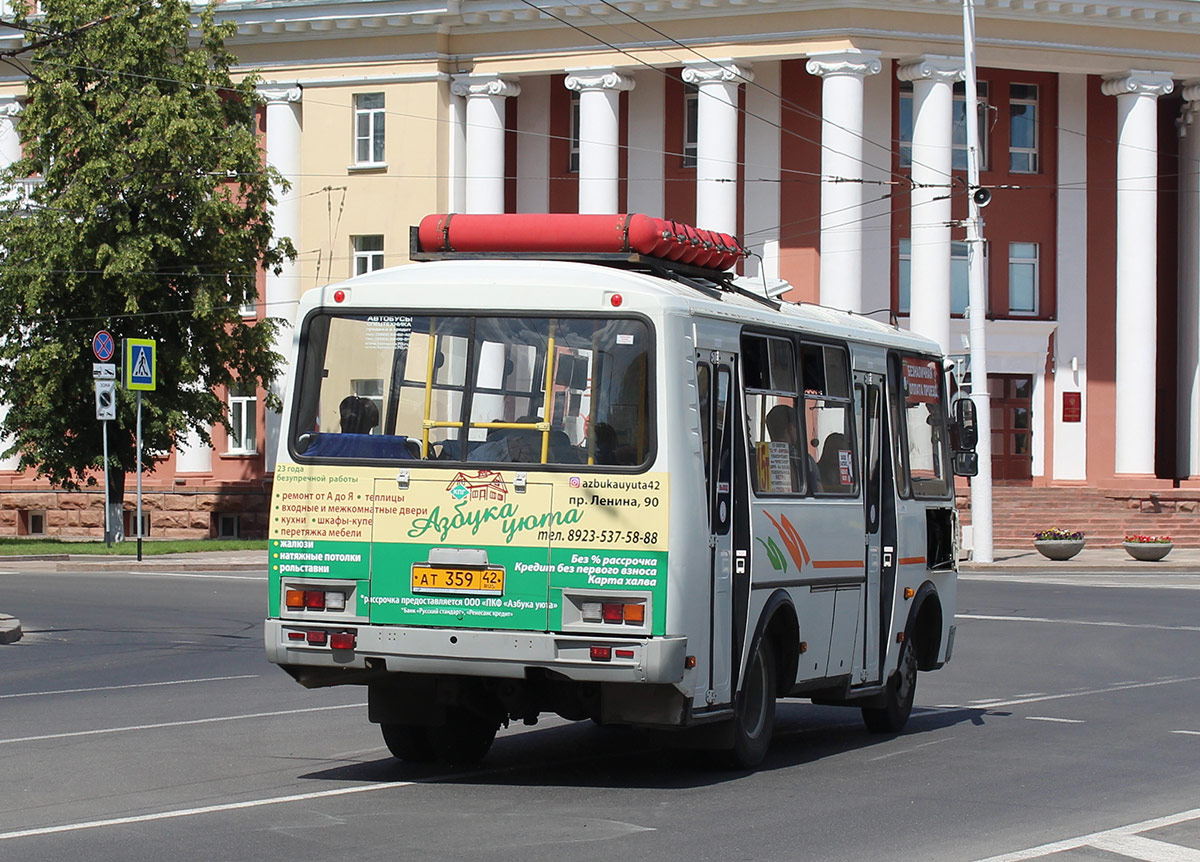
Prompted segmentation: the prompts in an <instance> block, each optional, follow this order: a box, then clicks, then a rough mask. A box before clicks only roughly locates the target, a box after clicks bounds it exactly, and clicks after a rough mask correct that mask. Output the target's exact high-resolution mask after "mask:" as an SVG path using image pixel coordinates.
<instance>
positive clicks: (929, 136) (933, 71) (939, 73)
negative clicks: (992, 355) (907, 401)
mask: <svg viewBox="0 0 1200 862" xmlns="http://www.w3.org/2000/svg"><path fill="white" fill-rule="evenodd" d="M896 74H897V76H898V77H899V78H900V80H901V81H912V82H913V139H912V181H913V190H912V228H911V232H910V234H909V236H910V239H911V242H912V253H911V259H910V264H909V266H910V273H911V280H910V282H909V283H910V284H911V285H912V291H911V295H910V298H909V326H910V328H911V329H912V331H913V332H917V333H920V334H921V335H925V336H927V337H929V338H932V339H934V340H935V341H936V342H937V343H938V344H940V345H941V347H942V350H943V351H947V352H948V351H949V350H950V192H951V182H952V180H953V174H952V170H953V163H954V162H953V153H954V150H953V146H954V140H953V128H952V123H953V120H954V89H953V85H954V82H955V81H961V80H962V79H963V76H964V70H963V65H962V60H961V59H959V58H958V57H932V56H926V57H918V58H917V59H915V60H911V61H906V62H904V63H902V64H901V65H900V67H899V69H897V71H896Z"/></svg>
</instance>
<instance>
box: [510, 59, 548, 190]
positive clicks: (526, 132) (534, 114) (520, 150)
mask: <svg viewBox="0 0 1200 862" xmlns="http://www.w3.org/2000/svg"><path fill="white" fill-rule="evenodd" d="M517 177H518V181H517V212H519V213H544V212H549V211H550V76H549V75H543V76H542V77H540V78H527V79H525V81H524V82H523V83H522V84H521V98H520V99H518V100H517Z"/></svg>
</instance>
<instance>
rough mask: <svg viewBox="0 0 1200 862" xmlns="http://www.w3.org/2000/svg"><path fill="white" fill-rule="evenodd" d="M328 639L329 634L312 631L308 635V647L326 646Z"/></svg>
mask: <svg viewBox="0 0 1200 862" xmlns="http://www.w3.org/2000/svg"><path fill="white" fill-rule="evenodd" d="M328 638H329V633H328V632H323V631H311V632H309V633H308V637H307V640H308V645H309V646H325V642H326V640H327V639H328Z"/></svg>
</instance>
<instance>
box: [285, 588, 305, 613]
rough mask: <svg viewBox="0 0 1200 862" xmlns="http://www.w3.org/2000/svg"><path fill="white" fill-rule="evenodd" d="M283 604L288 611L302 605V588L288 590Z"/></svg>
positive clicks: (297, 608) (296, 609)
mask: <svg viewBox="0 0 1200 862" xmlns="http://www.w3.org/2000/svg"><path fill="white" fill-rule="evenodd" d="M284 604H285V605H286V606H287V609H288V610H290V611H298V610H300V609H301V608H303V607H304V590H288V591H287V595H286V597H285V599H284Z"/></svg>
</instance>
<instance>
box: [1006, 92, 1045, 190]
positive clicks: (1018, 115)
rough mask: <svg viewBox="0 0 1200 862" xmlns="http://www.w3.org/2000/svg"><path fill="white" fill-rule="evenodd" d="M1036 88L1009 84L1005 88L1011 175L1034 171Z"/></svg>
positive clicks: (1036, 161) (1036, 152)
mask: <svg viewBox="0 0 1200 862" xmlns="http://www.w3.org/2000/svg"><path fill="white" fill-rule="evenodd" d="M1037 111H1038V88H1037V85H1036V84H1011V85H1010V86H1009V88H1008V169H1009V171H1011V172H1012V173H1014V174H1036V173H1037V172H1038V119H1037Z"/></svg>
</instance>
